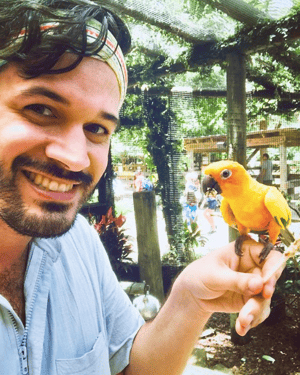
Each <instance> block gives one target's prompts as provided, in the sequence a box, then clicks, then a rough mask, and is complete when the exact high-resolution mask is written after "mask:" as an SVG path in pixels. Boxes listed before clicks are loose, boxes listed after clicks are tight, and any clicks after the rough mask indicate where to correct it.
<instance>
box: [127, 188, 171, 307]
mask: <svg viewBox="0 0 300 375" xmlns="http://www.w3.org/2000/svg"><path fill="white" fill-rule="evenodd" d="M133 203H134V213H135V222H136V231H137V244H138V263H139V268H140V278H141V281H145V282H146V284H147V285H149V286H150V294H152V295H153V296H155V297H156V298H158V299H159V301H160V302H163V301H164V290H163V281H162V267H161V259H160V249H159V242H158V233H157V217H156V202H155V193H154V191H141V192H135V193H133Z"/></svg>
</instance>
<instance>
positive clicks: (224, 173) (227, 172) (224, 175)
mask: <svg viewBox="0 0 300 375" xmlns="http://www.w3.org/2000/svg"><path fill="white" fill-rule="evenodd" d="M231 175H232V172H231V171H230V170H229V169H224V170H223V171H222V172H221V178H222V180H226V179H227V178H229V177H230V176H231Z"/></svg>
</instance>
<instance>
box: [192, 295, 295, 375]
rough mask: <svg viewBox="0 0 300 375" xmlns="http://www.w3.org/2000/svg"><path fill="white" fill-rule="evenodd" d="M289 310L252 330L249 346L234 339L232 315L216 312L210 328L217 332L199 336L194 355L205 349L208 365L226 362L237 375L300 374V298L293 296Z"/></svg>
mask: <svg viewBox="0 0 300 375" xmlns="http://www.w3.org/2000/svg"><path fill="white" fill-rule="evenodd" d="M285 311H286V317H285V318H282V319H280V321H279V322H276V323H275V324H272V325H268V324H264V323H263V324H261V325H260V326H258V327H256V328H254V329H252V331H251V340H250V342H249V343H248V344H245V345H236V344H233V343H232V342H231V340H230V320H229V319H230V318H229V315H228V314H222V313H215V314H213V316H212V317H211V318H210V320H209V321H208V324H207V327H206V328H207V329H210V330H211V329H213V332H212V333H211V335H209V333H210V331H207V332H208V336H207V337H202V338H200V339H199V341H198V343H197V345H196V346H195V351H194V357H195V358H197V357H198V358H203V351H205V354H206V355H205V357H206V366H207V367H209V368H215V366H216V365H222V366H224V367H225V368H228V369H231V373H232V374H234V375H237V374H238V375H300V297H299V296H297V295H291V296H289V297H288V298H287V299H286V307H285ZM272 323H274V322H272ZM201 353H202V354H201ZM195 364H196V363H195Z"/></svg>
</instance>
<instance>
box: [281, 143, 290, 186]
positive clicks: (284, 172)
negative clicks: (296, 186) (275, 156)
mask: <svg viewBox="0 0 300 375" xmlns="http://www.w3.org/2000/svg"><path fill="white" fill-rule="evenodd" d="M279 151H280V190H281V191H284V192H285V193H287V181H288V168H287V154H286V145H285V144H280V145H279Z"/></svg>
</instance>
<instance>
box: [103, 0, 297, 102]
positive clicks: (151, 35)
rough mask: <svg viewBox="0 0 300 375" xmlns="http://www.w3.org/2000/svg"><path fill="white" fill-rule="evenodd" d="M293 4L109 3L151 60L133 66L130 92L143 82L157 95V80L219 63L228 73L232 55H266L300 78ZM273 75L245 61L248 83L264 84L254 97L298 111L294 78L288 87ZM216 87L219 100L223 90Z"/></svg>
mask: <svg viewBox="0 0 300 375" xmlns="http://www.w3.org/2000/svg"><path fill="white" fill-rule="evenodd" d="M96 2H97V0H96ZM294 3H295V4H296V3H297V0H189V1H188V0H185V1H184V0H183V1H179V0H178V1H176V0H156V1H152V2H149V1H146V0H106V6H107V7H108V8H111V9H112V10H113V11H116V12H117V13H118V14H120V15H122V17H123V18H125V20H127V23H128V25H129V28H130V29H131V34H132V41H133V50H132V54H134V53H135V52H136V51H139V52H142V53H143V54H144V55H145V56H146V57H147V60H146V64H144V63H143V64H141V63H140V62H135V59H133V60H132V61H130V62H129V92H134V90H136V87H137V86H138V87H141V86H142V85H144V84H148V85H149V86H150V87H151V86H155V87H156V92H157V90H159V87H158V86H159V85H158V84H157V79H158V78H159V77H162V76H166V75H174V74H181V73H184V72H187V71H190V72H201V69H202V68H203V67H207V66H212V65H215V64H220V65H221V67H223V68H224V69H225V68H226V56H227V55H228V54H229V53H231V52H237V53H240V54H244V55H246V56H254V55H255V54H256V56H257V54H259V55H261V56H262V55H268V56H270V57H271V59H272V60H271V61H276V63H280V64H282V65H283V66H284V67H286V69H287V70H289V72H291V76H293V77H296V76H298V75H299V72H300V60H299V56H298V51H299V46H300V45H299V38H300V22H299V21H300V7H299V6H298V8H297V6H294V7H293V5H294ZM283 15H285V17H283V18H282V17H281V16H283ZM280 17H281V18H280ZM172 51H173V52H174V51H177V52H175V53H173V52H172ZM178 51H180V52H179V54H178ZM176 53H177V54H176ZM261 60H263V59H261ZM262 64H263V61H262ZM266 64H267V63H266ZM254 65H255V64H254ZM271 65H272V64H271ZM270 72H272V66H271V67H270V66H269V67H265V66H263V65H262V67H261V69H256V68H254V66H253V61H252V62H251V60H249V61H248V62H247V70H246V77H247V80H248V81H249V82H253V83H256V84H259V85H260V89H259V93H256V92H254V96H255V95H257V96H263V97H268V98H270V97H277V98H278V97H280V98H281V97H282V98H284V101H285V104H286V105H288V106H289V109H295V108H298V107H297V106H298V100H295V98H292V96H293V95H294V96H298V95H299V91H298V88H297V87H295V80H294V79H291V82H290V84H288V85H286V79H287V78H286V77H285V78H284V79H285V83H284V84H283V82H278V80H277V81H276V82H275V81H274V79H273V77H272V75H271V74H270ZM287 86H289V89H288V90H287ZM161 89H163V88H161ZM214 89H215V91H216V93H215V96H218V95H222V91H224V90H222V89H224V88H221V90H220V88H218V87H216V88H214ZM198 90H199V89H198ZM196 91H197V89H196ZM210 91H211V90H210ZM264 95H265V96H264ZM297 99H298V98H297ZM287 102H289V104H287Z"/></svg>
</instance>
